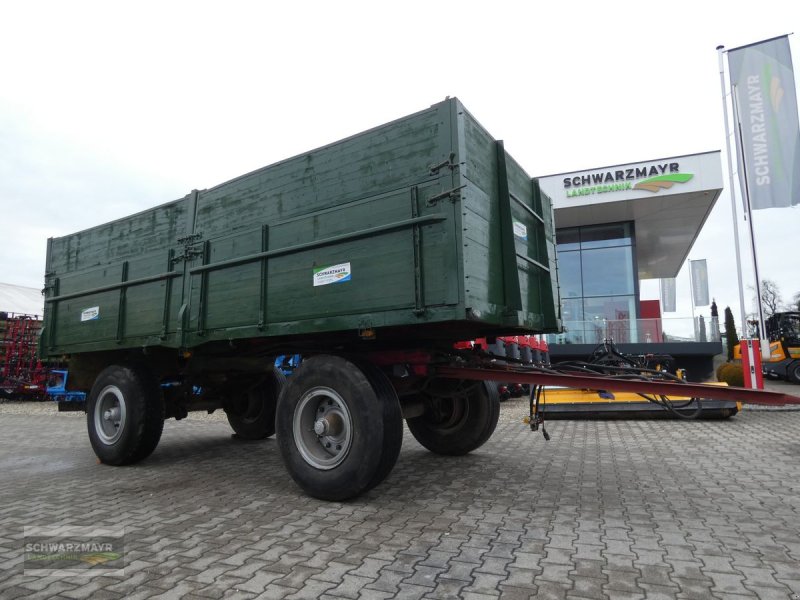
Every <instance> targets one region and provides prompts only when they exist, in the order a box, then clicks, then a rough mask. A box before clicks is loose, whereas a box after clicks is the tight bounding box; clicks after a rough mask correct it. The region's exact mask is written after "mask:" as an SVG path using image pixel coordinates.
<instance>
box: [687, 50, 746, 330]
mask: <svg viewBox="0 0 800 600" xmlns="http://www.w3.org/2000/svg"><path fill="white" fill-rule="evenodd" d="M724 50H725V46H717V54H718V56H719V83H720V88H721V90H722V115H723V116H724V117H725V147H726V148H727V155H728V179H729V184H728V189H729V190H730V196H731V214H732V216H733V242H734V248H735V249H736V279H737V281H738V283H739V308H740V315H739V316H740V318H741V325H740V326H741V328H742V337H743V338H744V337H745V336H746V335H747V313H746V311H745V307H744V286H743V284H742V256H741V253H740V251H739V223H738V218H739V215H738V214H737V213H736V192H735V190H734V187H733V161H732V159H731V131H730V127H729V125H728V103H727V101H726V100H725V97H726V94H725V66H724V64H723V61H722V54H723V52H724ZM690 277H691V274H690ZM759 304H760V303H759Z"/></svg>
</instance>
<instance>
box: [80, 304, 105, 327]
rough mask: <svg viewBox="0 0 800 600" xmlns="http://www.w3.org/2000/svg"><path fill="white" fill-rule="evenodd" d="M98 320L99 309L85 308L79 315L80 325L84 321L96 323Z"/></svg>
mask: <svg viewBox="0 0 800 600" xmlns="http://www.w3.org/2000/svg"><path fill="white" fill-rule="evenodd" d="M99 318H100V307H99V306H93V307H92V308H87V309H86V310H84V311H83V312H82V313H81V323H83V322H84V321H97V320H98V319H99Z"/></svg>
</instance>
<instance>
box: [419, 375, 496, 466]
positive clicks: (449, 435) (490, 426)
mask: <svg viewBox="0 0 800 600" xmlns="http://www.w3.org/2000/svg"><path fill="white" fill-rule="evenodd" d="M436 403H439V410H435V406H434V405H435V404H436ZM499 417H500V399H499V396H498V393H497V384H496V383H495V382H493V381H482V382H480V383H479V384H478V385H476V386H474V387H473V388H472V389H471V390H470V392H469V393H468V395H467V397H466V398H459V399H451V400H435V399H430V398H429V399H426V411H425V414H423V415H421V416H419V417H415V418H413V419H408V421H406V422H407V423H408V428H409V430H411V434H412V435H413V436H414V438H415V439H416V440H417V441H418V442H419V443H420V444H422V445H423V446H424V447H425V448H427V449H428V450H430V451H431V452H435V453H436V454H443V455H445V456H462V455H464V454H467V453H469V452H472V451H473V450H475V449H476V448H480V447H481V446H482V445H483V444H484V443H485V442H486V441H487V440H488V439H489V438H490V437H491V436H492V434H493V433H494V430H495V428H496V427H497V421H498V419H499Z"/></svg>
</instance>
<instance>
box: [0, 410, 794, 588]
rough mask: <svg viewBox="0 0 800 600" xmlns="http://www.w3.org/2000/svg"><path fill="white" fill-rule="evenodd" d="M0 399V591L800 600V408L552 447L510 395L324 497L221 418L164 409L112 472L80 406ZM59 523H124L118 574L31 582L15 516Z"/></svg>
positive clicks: (632, 425)
mask: <svg viewBox="0 0 800 600" xmlns="http://www.w3.org/2000/svg"><path fill="white" fill-rule="evenodd" d="M6 408H7V407H6ZM2 409H3V407H0V598H2V599H3V600H11V599H13V598H17V597H20V598H21V597H25V598H28V597H30V598H39V597H43V598H49V597H63V598H73V599H75V598H93V599H94V598H98V599H102V598H148V597H164V598H173V597H174V598H178V597H195V598H222V597H225V598H228V597H231V598H234V597H237V598H253V597H259V598H284V597H285V598H317V597H321V598H352V599H357V598H455V597H461V598H471V599H480V598H486V599H490V598H494V597H498V596H501V597H503V598H528V597H531V596H536V597H537V598H612V599H617V598H739V597H742V598H744V597H759V598H800V412H755V411H753V412H745V413H743V414H740V415H738V416H736V417H735V418H733V419H731V420H729V421H724V422H720V421H710V422H694V421H692V422H663V421H657V422H654V421H651V422H642V421H606V422H574V421H573V422H571V421H562V422H553V423H551V424H549V426H548V430H549V431H550V433H551V435H552V436H553V439H552V441H551V442H545V441H544V440H543V439H542V436H541V435H540V434H538V433H532V432H530V431H528V430H527V429H526V428H525V426H523V425H521V424H519V423H517V422H516V421H515V420H513V419H510V418H508V415H509V414H513V413H514V412H515V409H514V405H513V404H509V403H507V404H506V405H504V409H503V411H504V415H506V417H505V418H504V419H503V422H502V423H501V424H500V426H499V427H498V431H497V432H496V433H495V435H494V437H493V438H492V439H491V440H490V441H489V443H487V445H486V446H484V447H483V448H481V449H480V450H479V451H477V452H475V453H473V454H472V455H470V456H467V457H462V458H445V457H439V456H435V455H433V454H430V453H428V452H427V451H425V450H424V449H422V447H420V446H419V445H418V444H417V443H416V442H415V441H414V440H413V438H411V437H410V435H408V434H407V435H406V438H405V440H404V446H403V451H402V454H401V456H400V460H399V462H398V465H397V467H396V468H395V470H394V471H393V473H392V474H391V475H390V476H389V479H388V480H387V481H386V482H385V483H384V484H383V485H381V486H379V487H378V488H376V489H374V490H373V491H371V492H370V493H369V494H367V495H366V496H364V497H362V498H359V499H358V500H356V501H353V502H348V503H325V502H320V501H317V500H313V499H310V498H308V497H306V496H304V495H302V494H301V493H300V492H299V490H298V488H297V487H295V485H294V484H293V483H292V481H291V479H290V478H289V476H288V475H287V474H286V473H285V471H284V470H283V466H282V464H281V462H280V459H279V456H278V452H277V449H276V446H275V442H274V440H268V441H265V442H240V441H236V440H234V439H232V438H231V436H230V430H229V429H228V427H227V425H226V424H225V423H224V422H221V421H218V420H188V421H184V422H180V423H176V422H174V421H169V422H167V425H166V428H165V433H164V437H163V438H162V441H161V444H160V446H159V447H158V449H157V450H156V452H155V453H154V454H153V456H152V457H151V458H150V459H148V460H147V461H145V462H143V463H141V464H140V465H137V466H134V467H125V468H113V467H107V466H104V465H100V464H97V463H96V460H95V457H94V454H93V453H92V451H91V448H90V446H89V444H88V441H87V439H86V433H85V426H84V421H83V418H82V415H70V414H61V415H59V414H12V413H13V412H15V411H14V410H2ZM17 412H18V411H17ZM23 412H24V411H23ZM53 524H72V525H85V524H95V525H106V526H112V525H120V524H121V525H124V526H125V528H126V535H127V548H126V550H127V559H128V561H129V562H128V565H127V567H126V575H125V577H124V578H120V577H97V578H93V579H78V578H72V579H54V578H49V579H42V578H35V577H25V576H23V575H22V573H21V564H20V563H21V548H22V528H23V526H26V525H53Z"/></svg>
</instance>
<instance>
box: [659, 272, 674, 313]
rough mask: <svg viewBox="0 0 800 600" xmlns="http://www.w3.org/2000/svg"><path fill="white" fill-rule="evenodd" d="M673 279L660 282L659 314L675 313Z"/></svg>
mask: <svg viewBox="0 0 800 600" xmlns="http://www.w3.org/2000/svg"><path fill="white" fill-rule="evenodd" d="M676 296H677V294H676V293H675V278H674V277H670V278H668V279H662V280H661V312H665V313H667V312H675V310H676V308H675V298H676Z"/></svg>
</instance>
